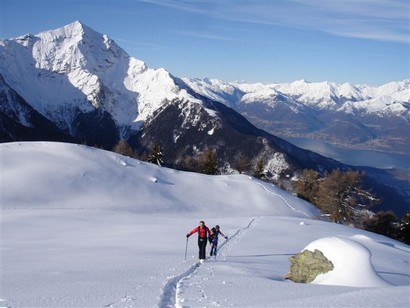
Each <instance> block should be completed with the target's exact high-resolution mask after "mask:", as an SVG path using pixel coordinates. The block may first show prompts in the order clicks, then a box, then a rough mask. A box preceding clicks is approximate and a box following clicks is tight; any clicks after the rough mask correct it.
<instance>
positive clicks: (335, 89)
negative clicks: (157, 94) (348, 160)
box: [184, 78, 410, 153]
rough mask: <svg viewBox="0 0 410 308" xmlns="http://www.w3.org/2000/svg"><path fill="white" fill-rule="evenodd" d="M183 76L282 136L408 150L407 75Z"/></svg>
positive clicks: (409, 82) (409, 104) (409, 100)
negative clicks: (341, 78) (352, 78)
mask: <svg viewBox="0 0 410 308" xmlns="http://www.w3.org/2000/svg"><path fill="white" fill-rule="evenodd" d="M184 81H185V82H186V83H187V84H188V85H189V86H190V87H191V88H192V89H194V90H195V91H197V92H198V93H201V94H202V95H205V96H207V97H209V98H211V99H213V100H216V101H219V102H222V103H224V104H226V105H228V106H231V107H232V108H234V109H235V110H236V111H238V112H240V113H241V114H242V115H244V116H246V117H247V118H248V119H249V120H250V121H251V122H252V123H253V124H254V125H256V126H258V127H261V128H263V129H265V130H266V131H268V132H270V133H273V134H275V135H277V136H280V137H282V138H286V137H303V138H311V139H322V140H324V141H327V142H329V143H333V144H337V145H341V146H345V147H348V148H358V149H374V150H383V151H387V152H397V153H408V146H407V145H408V143H409V142H410V136H409V134H408V131H409V129H410V80H404V81H399V82H391V83H388V84H386V85H382V86H379V87H370V86H366V85H352V84H349V83H344V84H336V83H332V82H320V83H310V82H307V81H304V80H299V81H295V82H292V83H284V84H261V83H256V84H247V83H237V82H231V83H228V82H224V81H220V80H216V79H211V80H210V79H206V78H205V79H198V78H196V79H195V78H192V79H188V78H185V79H184ZM386 128H388V129H386Z"/></svg>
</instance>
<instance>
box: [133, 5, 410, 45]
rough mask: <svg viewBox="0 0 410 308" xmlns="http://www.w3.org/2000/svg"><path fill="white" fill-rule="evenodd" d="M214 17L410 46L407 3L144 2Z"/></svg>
mask: <svg viewBox="0 0 410 308" xmlns="http://www.w3.org/2000/svg"><path fill="white" fill-rule="evenodd" d="M141 1H143V2H146V3H151V4H155V5H161V6H167V7H169V8H170V9H178V10H184V11H188V12H190V13H194V14H202V15H207V16H209V17H211V18H219V19H226V20H235V21H239V22H246V23H261V24H270V25H275V26H282V27H290V28H299V29H309V30H314V31H321V32H327V33H331V34H333V35H338V36H345V37H354V38H362V39H370V40H382V41H393V42H401V43H407V44H408V43H409V35H410V34H409V6H410V4H409V1H408V0H360V1H359V0H335V1H329V0H277V1H270V0H195V1H192V0H161V1H160V0H141Z"/></svg>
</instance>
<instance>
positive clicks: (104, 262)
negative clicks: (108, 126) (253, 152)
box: [0, 143, 410, 307]
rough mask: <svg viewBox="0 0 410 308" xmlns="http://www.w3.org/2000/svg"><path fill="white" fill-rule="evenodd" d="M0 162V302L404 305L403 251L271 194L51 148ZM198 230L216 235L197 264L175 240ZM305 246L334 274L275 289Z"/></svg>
mask: <svg viewBox="0 0 410 308" xmlns="http://www.w3.org/2000/svg"><path fill="white" fill-rule="evenodd" d="M0 158H1V170H0V171H1V186H0V188H1V191H0V192H1V227H2V228H1V237H0V238H1V246H0V248H1V265H2V266H1V278H2V279H1V288H0V306H3V307H155V306H158V307H173V306H176V307H182V306H184V307H185V306H187V307H199V306H201V307H213V306H217V307H409V306H410V300H409V296H410V293H409V285H410V282H409V278H410V273H409V271H410V270H409V257H410V253H409V252H410V248H409V246H408V245H405V244H403V243H400V242H397V241H394V240H392V239H389V238H387V237H384V236H380V235H376V234H373V233H369V232H365V231H362V230H358V229H354V228H351V227H346V226H342V225H337V224H332V223H328V222H324V221H320V220H317V219H316V218H317V217H318V214H319V213H318V211H317V210H316V209H315V208H314V207H313V206H311V205H310V204H308V203H306V202H304V201H302V200H300V199H297V198H296V197H294V196H291V195H289V194H287V193H286V192H284V191H282V190H280V189H279V188H277V187H275V186H273V185H271V184H267V183H264V182H260V181H258V180H255V179H253V178H250V177H248V176H244V175H229V176H207V175H200V174H194V173H187V172H180V171H175V170H170V169H167V168H160V167H157V166H155V165H152V164H148V163H144V162H140V161H138V160H134V159H131V158H128V157H124V156H121V155H117V154H115V153H111V152H106V151H102V150H97V149H94V148H89V147H86V146H79V145H69V144H63V143H6V144H1V145H0ZM199 220H205V222H206V224H207V225H208V226H209V227H212V226H214V225H215V224H219V225H220V226H221V230H222V232H224V233H225V234H226V235H227V236H228V237H229V239H228V241H225V240H224V239H222V238H221V240H220V247H219V255H218V256H217V258H216V259H209V260H207V261H206V262H205V263H204V264H202V265H201V266H197V265H196V263H197V252H198V249H197V243H196V235H193V236H191V237H190V238H189V240H188V241H187V240H186V237H185V234H186V233H187V232H188V231H190V230H191V229H193V228H194V227H196V226H197V224H198V222H199ZM186 247H187V257H186V260H184V258H185V248H186ZM208 248H209V247H208ZM305 248H307V249H320V250H322V251H323V253H324V254H325V256H327V257H328V258H329V259H330V260H331V261H332V262H333V263H334V265H335V269H334V270H333V271H332V272H330V273H327V274H324V275H320V276H319V277H317V278H316V280H315V281H313V283H311V284H297V283H293V282H291V281H288V280H284V279H283V275H284V274H285V273H286V272H287V271H288V269H289V265H290V263H289V260H288V259H289V257H290V256H292V255H294V254H297V253H298V252H300V251H302V250H303V249H305Z"/></svg>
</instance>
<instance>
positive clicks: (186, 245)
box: [184, 237, 188, 261]
mask: <svg viewBox="0 0 410 308" xmlns="http://www.w3.org/2000/svg"><path fill="white" fill-rule="evenodd" d="M187 250H188V237H187V238H186V244H185V258H184V261H186V252H187Z"/></svg>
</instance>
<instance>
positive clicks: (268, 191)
mask: <svg viewBox="0 0 410 308" xmlns="http://www.w3.org/2000/svg"><path fill="white" fill-rule="evenodd" d="M257 184H258V185H260V186H261V187H262V188H263V189H264V190H265V191H266V192H267V193H268V194H271V195H274V196H277V197H279V198H280V199H282V200H283V202H284V203H285V204H286V205H287V206H288V207H289V208H290V209H292V211H295V212H298V213H301V214H303V215H305V216H306V217H307V218H312V217H310V216H309V215H308V214H306V213H305V212H302V211H300V210H298V209H295V208H294V207H293V206H292V205H290V204H289V202H288V201H286V199H285V198H284V197H282V196H281V195H279V194H277V193H274V192H273V191H271V190H269V189H268V188H267V187H266V186H264V185H263V184H262V183H257Z"/></svg>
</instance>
